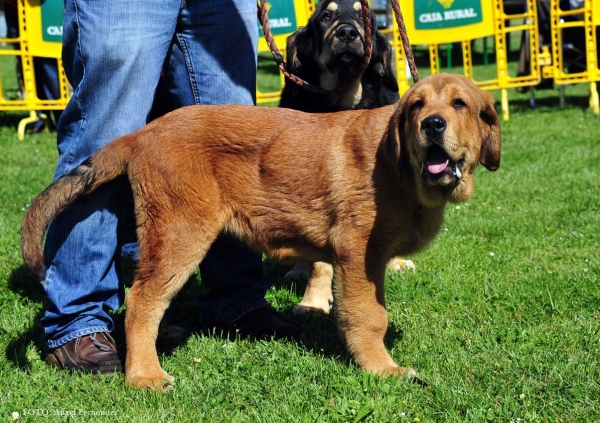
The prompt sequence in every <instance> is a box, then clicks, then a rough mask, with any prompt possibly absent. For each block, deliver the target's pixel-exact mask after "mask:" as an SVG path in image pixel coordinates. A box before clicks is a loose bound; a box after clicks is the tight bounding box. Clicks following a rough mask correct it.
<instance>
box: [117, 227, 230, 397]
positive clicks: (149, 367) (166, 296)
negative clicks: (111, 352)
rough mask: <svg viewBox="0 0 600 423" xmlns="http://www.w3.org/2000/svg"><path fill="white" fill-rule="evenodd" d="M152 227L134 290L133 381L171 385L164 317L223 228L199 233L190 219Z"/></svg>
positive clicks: (129, 320) (129, 326) (130, 317)
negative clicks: (164, 359) (163, 344)
mask: <svg viewBox="0 0 600 423" xmlns="http://www.w3.org/2000/svg"><path fill="white" fill-rule="evenodd" d="M162 225H163V226H164V227H163V228H162V230H160V231H159V230H149V231H148V233H147V234H146V235H145V236H144V237H143V238H142V239H143V240H146V242H141V243H140V260H139V268H138V272H137V275H136V278H135V281H134V284H133V286H132V287H131V290H130V291H129V294H128V295H127V300H126V304H127V309H126V318H125V331H126V335H127V336H126V340H127V360H126V363H125V380H126V382H127V384H128V385H129V386H132V387H137V388H149V389H153V390H157V391H164V390H165V389H168V388H169V387H170V385H171V384H172V383H173V381H174V379H173V377H172V376H170V375H168V374H167V373H166V372H165V371H164V370H163V369H162V368H161V366H160V363H159V361H158V354H157V352H156V338H157V335H158V327H159V324H160V321H161V319H162V317H163V315H164V313H165V311H166V309H167V308H168V306H169V304H170V302H171V299H172V298H173V297H174V296H175V294H176V293H177V292H178V291H179V290H180V289H181V287H182V286H183V285H184V284H185V283H186V282H187V280H188V278H189V277H190V275H191V274H192V273H193V272H194V270H195V269H196V267H197V266H198V264H199V263H200V261H201V260H202V258H204V255H205V253H206V251H207V250H208V248H209V247H210V245H211V244H212V242H213V240H214V239H215V238H216V236H217V234H218V231H215V233H214V234H206V233H203V234H202V236H198V234H197V233H196V234H194V232H195V231H194V230H193V228H190V227H189V226H188V224H185V223H183V224H180V226H178V224H177V223H176V222H169V224H168V225H166V224H164V223H162Z"/></svg>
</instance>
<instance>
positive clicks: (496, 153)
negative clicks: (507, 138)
mask: <svg viewBox="0 0 600 423" xmlns="http://www.w3.org/2000/svg"><path fill="white" fill-rule="evenodd" d="M482 95H483V106H482V107H481V110H480V112H479V118H480V119H481V123H482V126H481V127H482V137H483V146H482V147H481V152H480V154H479V163H481V164H482V165H483V166H485V167H486V168H487V169H488V170H491V171H495V170H498V168H499V167H500V120H499V119H498V114H497V113H496V110H494V100H493V98H492V96H491V95H490V94H489V93H487V92H484V93H483V94H482Z"/></svg>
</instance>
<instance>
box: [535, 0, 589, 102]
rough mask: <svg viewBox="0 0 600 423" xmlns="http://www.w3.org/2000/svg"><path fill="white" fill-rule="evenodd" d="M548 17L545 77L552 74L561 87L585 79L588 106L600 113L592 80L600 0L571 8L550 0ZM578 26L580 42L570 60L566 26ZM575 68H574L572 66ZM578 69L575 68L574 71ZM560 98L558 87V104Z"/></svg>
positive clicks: (570, 27) (585, 2)
mask: <svg viewBox="0 0 600 423" xmlns="http://www.w3.org/2000/svg"><path fill="white" fill-rule="evenodd" d="M550 19H551V28H552V45H551V48H552V63H551V64H549V65H547V66H544V68H543V74H544V77H545V78H553V79H554V82H556V83H557V84H559V85H562V86H563V87H562V88H561V90H564V85H565V84H577V83H589V84H590V107H591V108H592V110H593V111H594V113H600V104H599V100H598V90H597V84H596V82H598V81H600V70H599V67H598V59H599V57H598V56H599V52H598V39H597V33H598V31H599V28H600V0H585V1H584V2H583V7H582V8H580V9H575V10H562V9H561V8H560V5H559V1H558V0H551V2H550ZM575 28H579V29H581V33H582V34H583V41H584V42H583V45H582V46H581V48H582V50H583V51H581V52H580V57H579V58H578V63H574V62H570V61H569V60H568V59H566V57H565V51H564V46H565V41H567V40H565V39H564V37H563V33H564V31H565V30H566V29H575ZM576 68H578V69H576ZM578 70H579V71H578ZM563 102H564V91H561V106H563Z"/></svg>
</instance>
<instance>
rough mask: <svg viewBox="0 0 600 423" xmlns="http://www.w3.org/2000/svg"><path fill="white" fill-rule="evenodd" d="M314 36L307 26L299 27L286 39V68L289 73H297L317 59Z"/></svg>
mask: <svg viewBox="0 0 600 423" xmlns="http://www.w3.org/2000/svg"><path fill="white" fill-rule="evenodd" d="M315 38H316V37H315V36H314V35H313V34H312V30H311V29H310V22H309V25H308V26H304V27H301V28H300V29H299V30H297V31H296V32H294V33H293V34H292V35H290V36H289V37H288V38H287V42H286V58H287V61H286V66H287V68H288V70H289V71H291V72H293V73H298V71H299V70H300V69H301V68H302V66H310V65H309V62H314V61H315V60H316V57H317V49H318V48H317V45H316V44H315V41H314V40H315Z"/></svg>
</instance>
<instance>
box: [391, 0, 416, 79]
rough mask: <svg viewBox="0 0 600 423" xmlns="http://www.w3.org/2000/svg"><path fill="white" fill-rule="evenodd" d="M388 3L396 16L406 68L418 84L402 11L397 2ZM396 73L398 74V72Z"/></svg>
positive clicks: (394, 0)
mask: <svg viewBox="0 0 600 423" xmlns="http://www.w3.org/2000/svg"><path fill="white" fill-rule="evenodd" d="M390 3H392V9H393V11H394V15H395V16H396V22H397V23H398V30H399V32H400V38H401V39H402V46H403V47H404V55H405V57H406V62H407V63H408V68H409V69H410V74H411V75H412V78H413V81H414V82H415V84H416V83H417V82H419V72H418V71H417V65H416V64H415V57H414V56H413V53H412V49H411V48H410V41H408V34H407V33H406V26H405V25H404V17H403V16H402V11H401V10H400V5H399V4H398V0H390ZM397 71H398V72H399V70H397Z"/></svg>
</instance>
